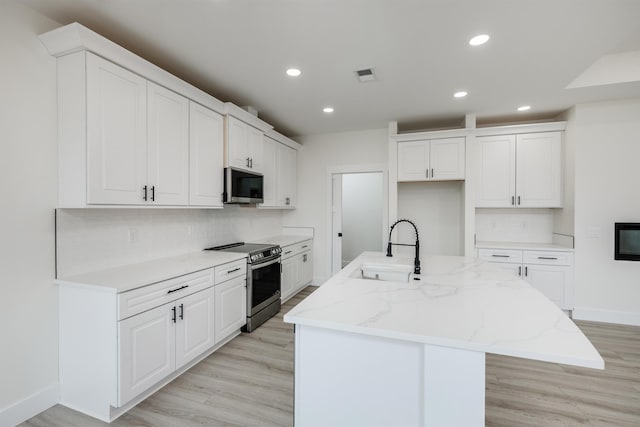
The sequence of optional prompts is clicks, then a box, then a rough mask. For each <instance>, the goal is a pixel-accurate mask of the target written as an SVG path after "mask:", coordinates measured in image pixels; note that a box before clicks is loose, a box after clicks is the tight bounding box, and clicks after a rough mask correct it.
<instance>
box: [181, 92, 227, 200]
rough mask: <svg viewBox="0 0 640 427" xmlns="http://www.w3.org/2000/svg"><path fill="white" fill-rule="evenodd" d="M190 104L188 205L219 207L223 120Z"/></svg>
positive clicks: (206, 109) (201, 107)
mask: <svg viewBox="0 0 640 427" xmlns="http://www.w3.org/2000/svg"><path fill="white" fill-rule="evenodd" d="M189 105H190V109H189V159H190V168H189V170H190V172H189V173H190V179H189V184H190V185H189V204H190V205H197V206H218V207H222V191H223V188H222V174H223V166H222V164H223V162H222V157H223V152H224V149H223V145H222V144H223V133H224V129H223V118H222V116H221V115H220V114H218V113H216V112H215V111H211V110H209V109H208V108H205V107H203V106H201V105H199V104H196V103H193V102H191V103H190V104H189Z"/></svg>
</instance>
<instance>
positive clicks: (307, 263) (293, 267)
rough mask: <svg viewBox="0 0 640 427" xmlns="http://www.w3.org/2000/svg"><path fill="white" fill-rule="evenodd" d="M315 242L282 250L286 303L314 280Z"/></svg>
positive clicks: (283, 285)
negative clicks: (313, 250) (313, 249)
mask: <svg viewBox="0 0 640 427" xmlns="http://www.w3.org/2000/svg"><path fill="white" fill-rule="evenodd" d="M312 248H313V242H312V240H306V241H304V242H302V243H297V244H295V245H289V246H284V247H283V248H282V274H281V281H280V283H281V293H282V301H283V302H284V301H286V300H287V299H289V298H291V297H292V296H293V295H295V294H296V293H298V292H299V291H300V290H302V289H303V288H305V287H306V286H307V285H308V284H309V283H311V280H312V279H313V255H312V253H313V252H312Z"/></svg>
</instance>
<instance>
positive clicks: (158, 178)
mask: <svg viewBox="0 0 640 427" xmlns="http://www.w3.org/2000/svg"><path fill="white" fill-rule="evenodd" d="M147 111H148V115H147V129H148V131H147V135H148V144H147V153H148V173H147V184H146V185H147V186H148V189H147V191H148V195H147V201H148V202H150V203H154V204H158V205H187V204H188V203H189V100H188V99H187V98H185V97H183V96H180V95H178V94H177V93H175V92H172V91H170V90H167V89H165V88H163V87H162V86H158V85H156V84H154V83H152V82H147Z"/></svg>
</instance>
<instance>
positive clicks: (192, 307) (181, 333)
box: [175, 288, 214, 369]
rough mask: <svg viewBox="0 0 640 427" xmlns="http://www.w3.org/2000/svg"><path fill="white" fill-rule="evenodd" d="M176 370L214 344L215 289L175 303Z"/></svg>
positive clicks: (197, 293)
mask: <svg viewBox="0 0 640 427" xmlns="http://www.w3.org/2000/svg"><path fill="white" fill-rule="evenodd" d="M175 305H176V311H177V313H176V316H177V323H176V369H178V368H180V367H182V366H184V365H185V364H187V363H188V362H190V361H191V360H193V359H194V358H195V357H197V356H199V355H200V354H202V353H204V351H205V350H207V349H208V348H210V347H213V344H214V336H213V334H214V330H213V329H214V318H213V314H214V311H213V310H214V300H213V288H209V289H205V290H203V291H200V292H196V293H195V294H193V295H189V296H187V297H184V298H182V299H180V300H178V301H176V302H175Z"/></svg>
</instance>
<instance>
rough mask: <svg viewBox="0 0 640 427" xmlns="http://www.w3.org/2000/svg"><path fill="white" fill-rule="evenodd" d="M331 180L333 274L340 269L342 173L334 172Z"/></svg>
mask: <svg viewBox="0 0 640 427" xmlns="http://www.w3.org/2000/svg"><path fill="white" fill-rule="evenodd" d="M332 182H333V191H332V203H331V218H332V220H331V222H332V226H331V228H332V234H331V235H332V241H331V246H332V250H331V274H332V275H334V274H336V273H337V272H338V271H340V270H342V174H334V175H333V177H332Z"/></svg>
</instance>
